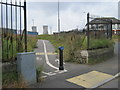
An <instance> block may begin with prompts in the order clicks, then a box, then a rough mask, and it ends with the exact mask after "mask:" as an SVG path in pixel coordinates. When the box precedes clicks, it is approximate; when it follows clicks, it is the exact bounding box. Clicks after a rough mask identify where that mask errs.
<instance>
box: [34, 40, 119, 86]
mask: <svg viewBox="0 0 120 90" xmlns="http://www.w3.org/2000/svg"><path fill="white" fill-rule="evenodd" d="M37 44H38V48H37V49H35V52H36V53H37V55H36V66H37V67H40V66H42V67H43V68H44V70H43V72H42V77H44V78H45V80H44V81H43V82H41V83H38V84H36V85H35V86H33V87H34V88H84V87H82V86H79V85H76V84H73V83H70V82H68V81H66V79H69V78H72V77H75V76H78V75H81V74H84V73H87V72H90V71H93V70H96V71H100V72H104V73H107V74H110V75H115V74H116V73H118V45H120V44H118V43H116V44H115V55H114V57H113V58H111V59H109V60H106V61H105V62H102V63H99V64H96V65H84V64H75V63H64V68H65V70H64V71H59V70H58V68H59V60H58V54H56V53H55V48H54V46H53V45H52V44H51V43H50V42H49V41H47V40H38V43H37ZM111 82H112V81H111ZM113 82H114V81H113ZM108 83H109V82H108ZM106 85H107V86H106ZM109 85H110V87H111V88H112V85H111V84H105V85H103V86H101V87H99V88H105V87H106V88H107V87H109ZM113 88H118V85H117V82H116V83H115V85H114V86H113Z"/></svg>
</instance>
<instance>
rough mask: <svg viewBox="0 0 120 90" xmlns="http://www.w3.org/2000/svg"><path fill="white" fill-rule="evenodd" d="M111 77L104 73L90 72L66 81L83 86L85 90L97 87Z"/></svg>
mask: <svg viewBox="0 0 120 90" xmlns="http://www.w3.org/2000/svg"><path fill="white" fill-rule="evenodd" d="M112 77H113V76H112V75H109V74H106V73H102V72H98V71H91V72H88V73H86V74H82V75H80V76H76V77H73V78H70V79H67V81H69V82H71V83H75V84H77V85H80V86H83V87H85V88H92V87H94V86H96V85H98V84H99V83H101V82H104V81H106V80H108V79H110V78H112Z"/></svg>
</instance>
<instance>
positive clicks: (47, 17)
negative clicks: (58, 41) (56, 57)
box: [28, 2, 118, 34]
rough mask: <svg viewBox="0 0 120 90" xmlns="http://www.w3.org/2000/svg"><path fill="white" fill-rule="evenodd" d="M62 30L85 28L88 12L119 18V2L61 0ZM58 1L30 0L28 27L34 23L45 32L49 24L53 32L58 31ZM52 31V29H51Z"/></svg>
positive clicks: (40, 31)
mask: <svg viewBox="0 0 120 90" xmlns="http://www.w3.org/2000/svg"><path fill="white" fill-rule="evenodd" d="M59 4H60V23H61V26H60V27H61V31H68V30H71V29H75V28H77V27H78V28H80V29H82V28H84V25H85V23H86V13H87V12H89V13H90V14H92V15H98V16H103V17H116V18H118V3H117V2H60V3H59ZM57 15H58V3H57V2H29V3H28V29H29V30H31V26H32V25H33V21H32V19H34V24H35V25H36V26H37V31H38V32H39V34H42V33H43V25H48V26H49V29H50V27H51V28H52V32H57V31H58V29H57ZM49 33H50V30H49Z"/></svg>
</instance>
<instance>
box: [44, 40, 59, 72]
mask: <svg viewBox="0 0 120 90" xmlns="http://www.w3.org/2000/svg"><path fill="white" fill-rule="evenodd" d="M43 45H44V52H45V60H46V63H47V64H48V65H49V66H50V67H52V68H54V69H57V70H58V69H59V68H57V67H55V66H53V65H52V64H51V63H50V62H49V59H48V55H47V49H46V45H45V41H44V40H43Z"/></svg>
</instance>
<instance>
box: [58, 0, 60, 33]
mask: <svg viewBox="0 0 120 90" xmlns="http://www.w3.org/2000/svg"><path fill="white" fill-rule="evenodd" d="M58 33H60V17H59V0H58Z"/></svg>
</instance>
